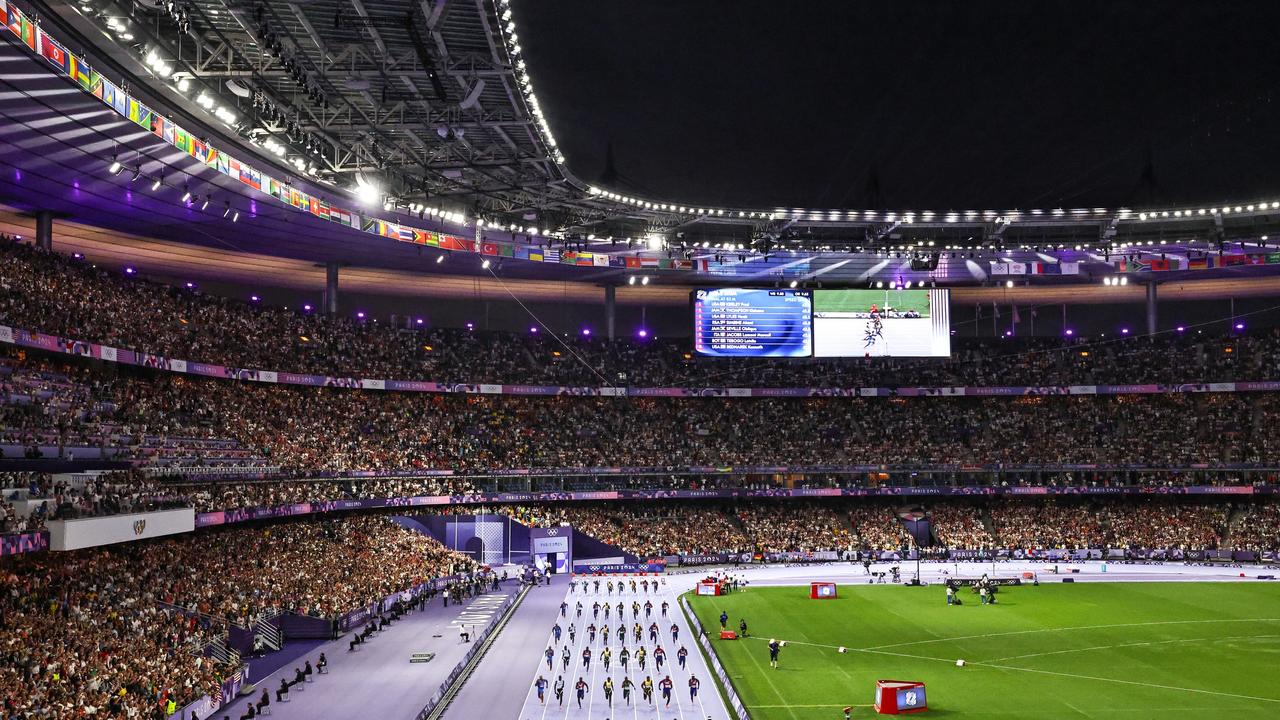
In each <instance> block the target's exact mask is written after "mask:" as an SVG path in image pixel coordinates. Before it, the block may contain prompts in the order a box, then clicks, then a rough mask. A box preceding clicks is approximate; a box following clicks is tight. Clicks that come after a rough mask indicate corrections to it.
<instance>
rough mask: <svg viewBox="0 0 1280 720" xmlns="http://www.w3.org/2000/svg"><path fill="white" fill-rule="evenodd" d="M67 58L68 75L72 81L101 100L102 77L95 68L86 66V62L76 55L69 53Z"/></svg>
mask: <svg viewBox="0 0 1280 720" xmlns="http://www.w3.org/2000/svg"><path fill="white" fill-rule="evenodd" d="M67 56H68V57H67V75H69V76H70V77H71V79H72V80H75V81H76V84H77V85H79V86H80V89H82V90H84V91H85V92H87V93H89V94H90V95H93V96H94V97H96V98H98V99H99V100H101V99H102V76H100V75H98V73H96V72H94V70H93V68H91V67H89V66H88V65H86V64H84V62H83V61H81V60H80V59H79V58H77V57H76V56H75V55H72V54H71V53H67Z"/></svg>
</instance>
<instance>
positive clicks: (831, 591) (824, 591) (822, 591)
mask: <svg viewBox="0 0 1280 720" xmlns="http://www.w3.org/2000/svg"><path fill="white" fill-rule="evenodd" d="M835 597H836V584H835V583H833V582H812V583H809V598H810V599H811V600H834V599H835Z"/></svg>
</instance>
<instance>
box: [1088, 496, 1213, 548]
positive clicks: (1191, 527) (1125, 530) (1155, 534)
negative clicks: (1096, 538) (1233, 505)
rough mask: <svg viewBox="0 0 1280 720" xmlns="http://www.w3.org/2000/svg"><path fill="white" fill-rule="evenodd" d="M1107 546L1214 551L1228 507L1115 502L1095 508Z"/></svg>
mask: <svg viewBox="0 0 1280 720" xmlns="http://www.w3.org/2000/svg"><path fill="white" fill-rule="evenodd" d="M1098 517H1099V519H1100V520H1101V521H1102V526H1103V538H1104V542H1105V544H1106V545H1107V546H1108V547H1148V548H1152V547H1155V548H1177V549H1182V550H1214V549H1217V548H1218V547H1219V544H1220V543H1221V541H1222V539H1223V537H1224V536H1225V535H1226V530H1227V520H1228V519H1229V517H1230V508H1229V507H1228V506H1224V505H1221V504H1217V505H1207V504H1197V505H1178V504H1172V503H1152V502H1145V503H1133V502H1124V501H1115V502H1111V503H1107V504H1106V505H1103V506H1102V507H1101V508H1099V510H1098Z"/></svg>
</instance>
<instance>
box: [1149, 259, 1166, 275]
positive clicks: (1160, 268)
mask: <svg viewBox="0 0 1280 720" xmlns="http://www.w3.org/2000/svg"><path fill="white" fill-rule="evenodd" d="M1168 270H1169V260H1168V259H1166V258H1151V271H1152V272H1167V271H1168Z"/></svg>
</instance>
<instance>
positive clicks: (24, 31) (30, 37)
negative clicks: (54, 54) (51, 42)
mask: <svg viewBox="0 0 1280 720" xmlns="http://www.w3.org/2000/svg"><path fill="white" fill-rule="evenodd" d="M15 34H16V35H17V36H18V39H19V40H21V41H22V44H23V45H26V46H27V47H28V48H31V49H32V50H35V49H36V25H35V23H34V22H32V21H31V19H30V18H28V17H27V16H26V15H23V14H21V13H19V17H18V30H17V32H16V33H15Z"/></svg>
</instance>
